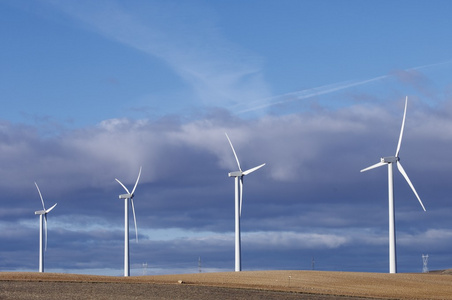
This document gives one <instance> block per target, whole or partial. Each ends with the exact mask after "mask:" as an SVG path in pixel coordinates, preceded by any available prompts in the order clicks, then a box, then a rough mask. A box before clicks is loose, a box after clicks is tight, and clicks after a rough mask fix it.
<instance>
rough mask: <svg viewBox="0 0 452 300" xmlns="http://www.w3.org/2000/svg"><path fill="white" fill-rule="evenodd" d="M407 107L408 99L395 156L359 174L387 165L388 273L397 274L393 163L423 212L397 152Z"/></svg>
mask: <svg viewBox="0 0 452 300" xmlns="http://www.w3.org/2000/svg"><path fill="white" fill-rule="evenodd" d="M407 105H408V97H406V99H405V110H404V112H403V120H402V128H401V130H400V136H399V143H398V144H397V149H396V153H395V156H388V157H382V158H381V159H380V162H379V163H376V164H374V165H372V166H370V167H367V168H365V169H362V170H361V172H365V171H368V170H371V169H374V168H378V167H381V166H384V165H388V196H389V273H397V257H396V236H395V222H394V220H395V217H394V180H393V169H392V165H393V164H394V163H395V164H396V165H397V169H398V170H399V172H400V173H401V174H402V176H403V177H404V178H405V180H406V182H407V183H408V185H409V186H410V187H411V189H412V190H413V193H414V194H415V195H416V198H417V199H418V201H419V203H420V204H421V206H422V209H423V210H424V211H425V207H424V204H422V201H421V198H419V195H418V194H417V192H416V189H415V188H414V186H413V184H412V183H411V180H410V178H408V175H407V174H406V172H405V170H404V169H403V167H402V164H401V163H400V158H399V152H400V145H401V144H402V136H403V129H404V127H405V117H406V108H407Z"/></svg>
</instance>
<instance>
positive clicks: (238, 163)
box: [224, 132, 242, 172]
mask: <svg viewBox="0 0 452 300" xmlns="http://www.w3.org/2000/svg"><path fill="white" fill-rule="evenodd" d="M224 134H225V135H226V137H227V139H228V141H229V145H231V148H232V152H234V156H235V160H236V161H237V166H239V170H240V172H242V168H241V167H240V162H239V158H238V157H237V154H236V153H235V150H234V146H232V142H231V140H230V139H229V136H228V134H227V133H226V132H225V133H224Z"/></svg>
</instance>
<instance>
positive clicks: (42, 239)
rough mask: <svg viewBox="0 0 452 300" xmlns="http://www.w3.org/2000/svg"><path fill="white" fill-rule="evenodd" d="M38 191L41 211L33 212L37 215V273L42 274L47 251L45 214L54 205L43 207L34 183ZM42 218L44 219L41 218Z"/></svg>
mask: <svg viewBox="0 0 452 300" xmlns="http://www.w3.org/2000/svg"><path fill="white" fill-rule="evenodd" d="M35 185H36V188H37V189H38V193H39V197H40V198H41V203H42V210H38V211H35V215H39V272H41V273H43V272H44V251H47V214H48V213H49V212H50V211H51V210H52V209H54V208H55V206H56V205H57V203H55V204H54V205H53V206H52V207H51V208H49V209H46V207H45V205H44V199H43V198H42V195H41V191H40V190H39V187H38V184H37V183H36V182H35ZM43 216H44V218H43Z"/></svg>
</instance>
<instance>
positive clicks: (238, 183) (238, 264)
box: [225, 133, 265, 272]
mask: <svg viewBox="0 0 452 300" xmlns="http://www.w3.org/2000/svg"><path fill="white" fill-rule="evenodd" d="M225 134H226V137H227V139H228V141H229V145H231V148H232V152H233V153H234V156H235V160H236V161H237V166H238V167H239V171H235V172H230V173H229V174H228V175H229V177H235V271H236V272H240V271H241V270H242V261H241V258H240V254H241V246H240V218H241V216H242V195H243V177H244V176H245V175H248V174H250V173H252V172H254V171H256V170H257V169H260V168H262V167H263V166H265V164H262V165H260V166H257V167H254V168H251V169H249V170H246V171H242V168H241V167H240V162H239V159H238V157H237V154H236V153H235V150H234V146H232V143H231V140H230V139H229V136H228V135H227V133H225Z"/></svg>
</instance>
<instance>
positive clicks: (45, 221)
mask: <svg viewBox="0 0 452 300" xmlns="http://www.w3.org/2000/svg"><path fill="white" fill-rule="evenodd" d="M44 240H45V242H44V243H45V244H44V245H45V246H44V251H47V214H44Z"/></svg>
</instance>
